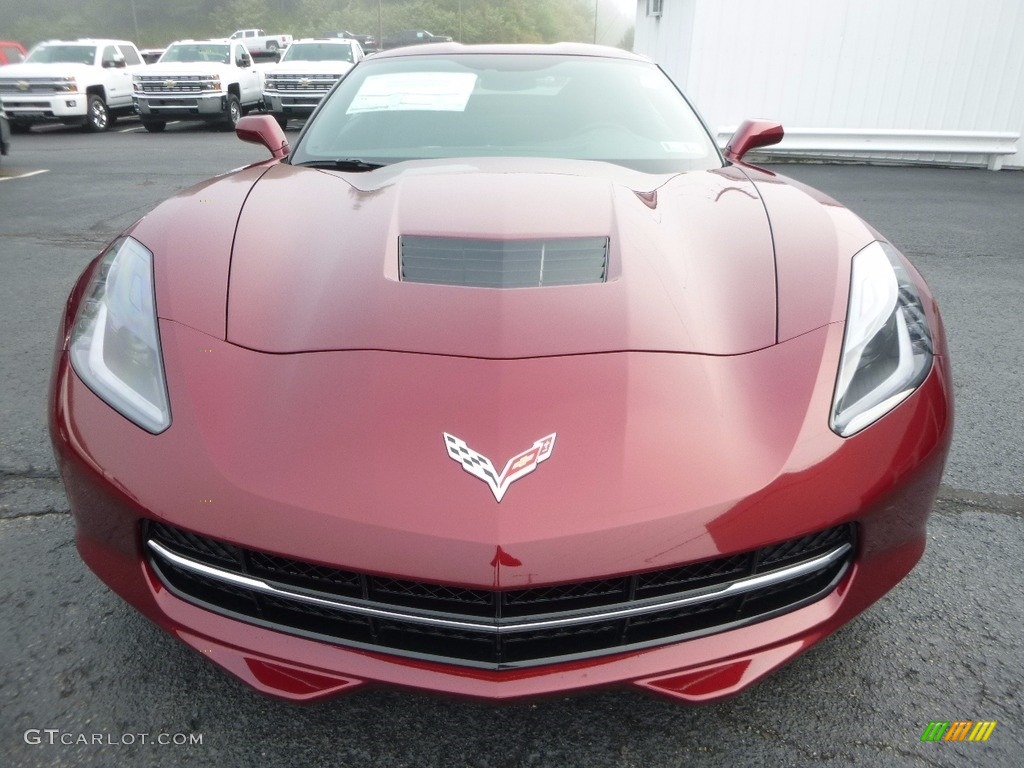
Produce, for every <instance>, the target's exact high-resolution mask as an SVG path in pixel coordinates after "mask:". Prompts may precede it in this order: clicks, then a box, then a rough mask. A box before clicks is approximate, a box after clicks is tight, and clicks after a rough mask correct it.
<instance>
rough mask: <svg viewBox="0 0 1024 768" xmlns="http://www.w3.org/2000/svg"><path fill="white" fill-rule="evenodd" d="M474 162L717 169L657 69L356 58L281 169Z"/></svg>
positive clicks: (691, 116) (564, 60)
mask: <svg viewBox="0 0 1024 768" xmlns="http://www.w3.org/2000/svg"><path fill="white" fill-rule="evenodd" d="M479 156H492V157H493V156H505V157H553V158H567V159H578V160H600V161H605V162H610V163H617V164H619V165H624V166H627V167H630V168H635V169H637V170H642V171H647V172H652V173H670V172H676V171H685V170H694V169H698V168H717V167H721V165H722V160H721V157H720V155H719V154H718V150H717V149H716V147H715V146H714V144H713V143H712V142H711V138H710V137H709V136H708V134H707V131H706V130H705V129H704V126H703V125H702V124H701V122H700V120H699V119H698V117H697V115H696V114H695V113H694V111H693V109H692V108H691V107H690V105H689V104H688V103H687V102H686V100H685V99H684V98H683V96H682V95H681V94H680V93H679V91H678V90H677V89H676V88H675V86H674V85H673V84H672V82H671V81H670V80H669V79H668V78H667V77H666V76H665V74H664V73H663V72H662V71H661V70H660V69H658V68H657V67H656V66H655V65H653V64H649V63H647V62H641V61H632V60H625V59H613V58H601V57H596V56H564V55H547V54H544V55H526V54H451V55H424V56H403V57H400V58H394V59H373V58H369V59H364V60H363V61H362V62H361V63H359V64H358V65H356V66H355V67H354V68H353V69H352V70H351V72H350V73H349V75H348V76H347V77H346V78H344V79H343V80H342V81H341V82H340V84H339V85H338V86H337V88H336V89H335V91H334V92H333V93H332V94H331V95H330V96H329V97H328V98H327V100H325V102H324V103H323V104H322V105H321V107H320V110H319V111H318V112H317V113H316V114H315V115H314V117H313V119H312V120H311V121H310V123H309V125H307V127H306V130H305V132H304V133H303V135H302V136H301V137H300V140H299V143H298V146H297V147H296V149H295V152H294V153H293V155H292V160H291V162H292V163H294V164H301V163H305V162H329V161H333V160H352V159H359V160H361V161H363V162H365V163H374V164H388V163H393V162H399V161H402V160H412V159H427V158H449V157H479Z"/></svg>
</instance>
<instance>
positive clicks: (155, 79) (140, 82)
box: [135, 75, 220, 94]
mask: <svg viewBox="0 0 1024 768" xmlns="http://www.w3.org/2000/svg"><path fill="white" fill-rule="evenodd" d="M135 84H136V89H135V92H136V93H146V94H150V93H155V94H170V93H204V92H206V91H219V90H220V85H219V84H218V83H217V82H216V81H214V79H213V78H211V77H208V76H206V75H182V76H180V77H176V76H174V75H166V76H165V75H136V76H135Z"/></svg>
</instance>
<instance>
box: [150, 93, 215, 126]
mask: <svg viewBox="0 0 1024 768" xmlns="http://www.w3.org/2000/svg"><path fill="white" fill-rule="evenodd" d="M132 104H133V106H134V108H135V113H136V114H137V115H139V116H140V117H142V118H143V119H145V118H147V117H148V118H160V119H163V120H219V119H222V118H223V117H224V116H225V115H226V114H227V111H228V95H227V94H226V93H213V94H194V95H191V94H190V95H188V96H140V95H135V96H133V97H132Z"/></svg>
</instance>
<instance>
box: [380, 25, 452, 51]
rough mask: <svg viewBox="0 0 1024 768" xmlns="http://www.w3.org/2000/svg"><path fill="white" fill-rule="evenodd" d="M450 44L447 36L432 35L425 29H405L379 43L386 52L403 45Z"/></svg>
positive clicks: (449, 38)
mask: <svg viewBox="0 0 1024 768" xmlns="http://www.w3.org/2000/svg"><path fill="white" fill-rule="evenodd" d="M450 42H452V38H451V37H449V36H448V35H432V34H430V33H429V32H427V30H425V29H407V30H405V31H403V32H399V33H398V34H397V35H394V36H393V37H385V38H384V39H383V40H382V41H381V46H380V47H381V48H382V49H384V50H385V51H386V50H388V49H389V48H401V47H402V46H404V45H423V44H424V43H450Z"/></svg>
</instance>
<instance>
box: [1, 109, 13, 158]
mask: <svg viewBox="0 0 1024 768" xmlns="http://www.w3.org/2000/svg"><path fill="white" fill-rule="evenodd" d="M10 148H11V124H10V122H8V120H7V113H6V112H4V105H3V102H0V155H6V154H7V152H8V151H9V150H10Z"/></svg>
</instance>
